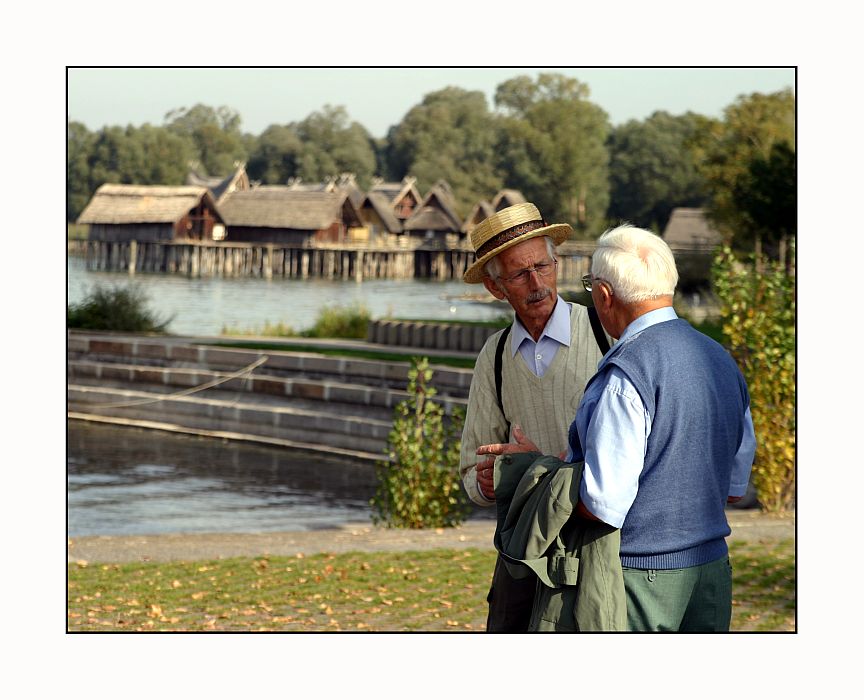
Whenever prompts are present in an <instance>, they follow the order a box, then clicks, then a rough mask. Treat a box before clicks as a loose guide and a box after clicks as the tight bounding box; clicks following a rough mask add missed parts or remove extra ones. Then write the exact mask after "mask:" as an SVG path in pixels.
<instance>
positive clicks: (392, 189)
mask: <svg viewBox="0 0 864 700" xmlns="http://www.w3.org/2000/svg"><path fill="white" fill-rule="evenodd" d="M416 183H417V178H416V177H411V176H406V177H403V178H402V182H382V181H381V180H380V179H375V180H373V181H372V187H371V188H370V189H369V192H370V193H371V192H374V193H376V194H379V195H382V196H384V197H386V198H387V200H388V201H389V202H390V204H392V205H395V204H397V203H398V202H399V201H400V200H401V199H402V198H403V197H404V196H405V195H406V194H407V193H408V192H411V193H413V195H414V199H415V201H417V202H420V201H421V200H422V199H423V198H422V197H421V196H420V190H418V189H417V184H416Z"/></svg>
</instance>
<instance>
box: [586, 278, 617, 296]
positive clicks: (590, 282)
mask: <svg viewBox="0 0 864 700" xmlns="http://www.w3.org/2000/svg"><path fill="white" fill-rule="evenodd" d="M594 282H602V283H603V284H605V285H606V286H607V287H609V294H614V293H615V290H613V289H612V285H611V284H609V283H608V282H607V281H606V280H601V279H600V278H599V277H594V275H591V274H587V275H582V286H583V287H584V288H585V291H586V292H590V291H591V287H592V286H593V284H594Z"/></svg>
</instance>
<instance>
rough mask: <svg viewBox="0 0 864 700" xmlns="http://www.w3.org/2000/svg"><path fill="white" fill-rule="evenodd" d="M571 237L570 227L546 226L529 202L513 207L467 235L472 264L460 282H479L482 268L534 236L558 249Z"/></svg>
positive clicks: (484, 222) (487, 220) (494, 216)
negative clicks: (469, 239) (543, 239)
mask: <svg viewBox="0 0 864 700" xmlns="http://www.w3.org/2000/svg"><path fill="white" fill-rule="evenodd" d="M571 233H573V229H572V228H570V224H547V223H546V222H545V221H544V220H543V217H542V216H540V211H539V210H538V209H537V207H536V206H534V205H533V204H531V202H523V203H522V204H514V205H513V206H512V207H507V208H506V209H502V210H501V211H499V212H496V213H495V214H493V215H492V216H490V217H489V218H488V219H484V220H483V221H481V222H480V223H479V224H477V226H476V228H475V229H474V230H473V231H471V245H472V246H473V247H474V254H475V256H476V260H475V262H474V264H473V265H471V267H469V268H468V269H467V270H466V271H465V274H464V275H463V276H462V281H463V282H467V283H468V284H477V283H478V282H482V281H483V266H484V265H485V264H486V263H487V262H489V261H490V260H491V259H492V258H494V257H495V256H496V255H498V253H500V252H502V251H505V250H507V249H508V248H512V247H513V246H514V245H518V244H519V243H523V242H525V241H527V240H529V239H531V238H537V236H549V237H550V238H551V239H552V241H553V243H555V245H556V246H557V245H561V244H562V243H563V242H564V241H566V240H567V238H568V236H570V234H571Z"/></svg>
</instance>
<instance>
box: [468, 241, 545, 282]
mask: <svg viewBox="0 0 864 700" xmlns="http://www.w3.org/2000/svg"><path fill="white" fill-rule="evenodd" d="M543 240H545V241H546V250H547V251H548V252H549V257H550V258H552V259H553V260H556V259H557V258H556V256H555V243H553V242H552V238H551V237H549V236H543ZM483 272H485V273H486V276H487V277H489V278H491V279H493V280H497V279H498V275H499V274H501V265H500V264H499V263H498V256H497V255H494V256H492V257H491V258H489V260H487V261H486V264H485V265H484V266H483Z"/></svg>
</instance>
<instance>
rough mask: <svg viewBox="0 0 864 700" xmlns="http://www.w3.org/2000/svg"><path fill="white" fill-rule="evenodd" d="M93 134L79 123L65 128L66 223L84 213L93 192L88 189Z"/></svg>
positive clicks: (70, 123)
mask: <svg viewBox="0 0 864 700" xmlns="http://www.w3.org/2000/svg"><path fill="white" fill-rule="evenodd" d="M94 140H95V136H94V134H92V133H91V132H90V131H88V130H87V127H86V126H84V125H83V124H82V123H81V122H69V124H67V126H66V221H70V222H71V221H75V220H76V219H77V218H78V216H79V214H81V212H82V211H84V207H85V206H87V202H89V201H90V197H92V196H93V191H92V190H91V189H90V163H89V155H90V150H91V149H92V148H93V142H94Z"/></svg>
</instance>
